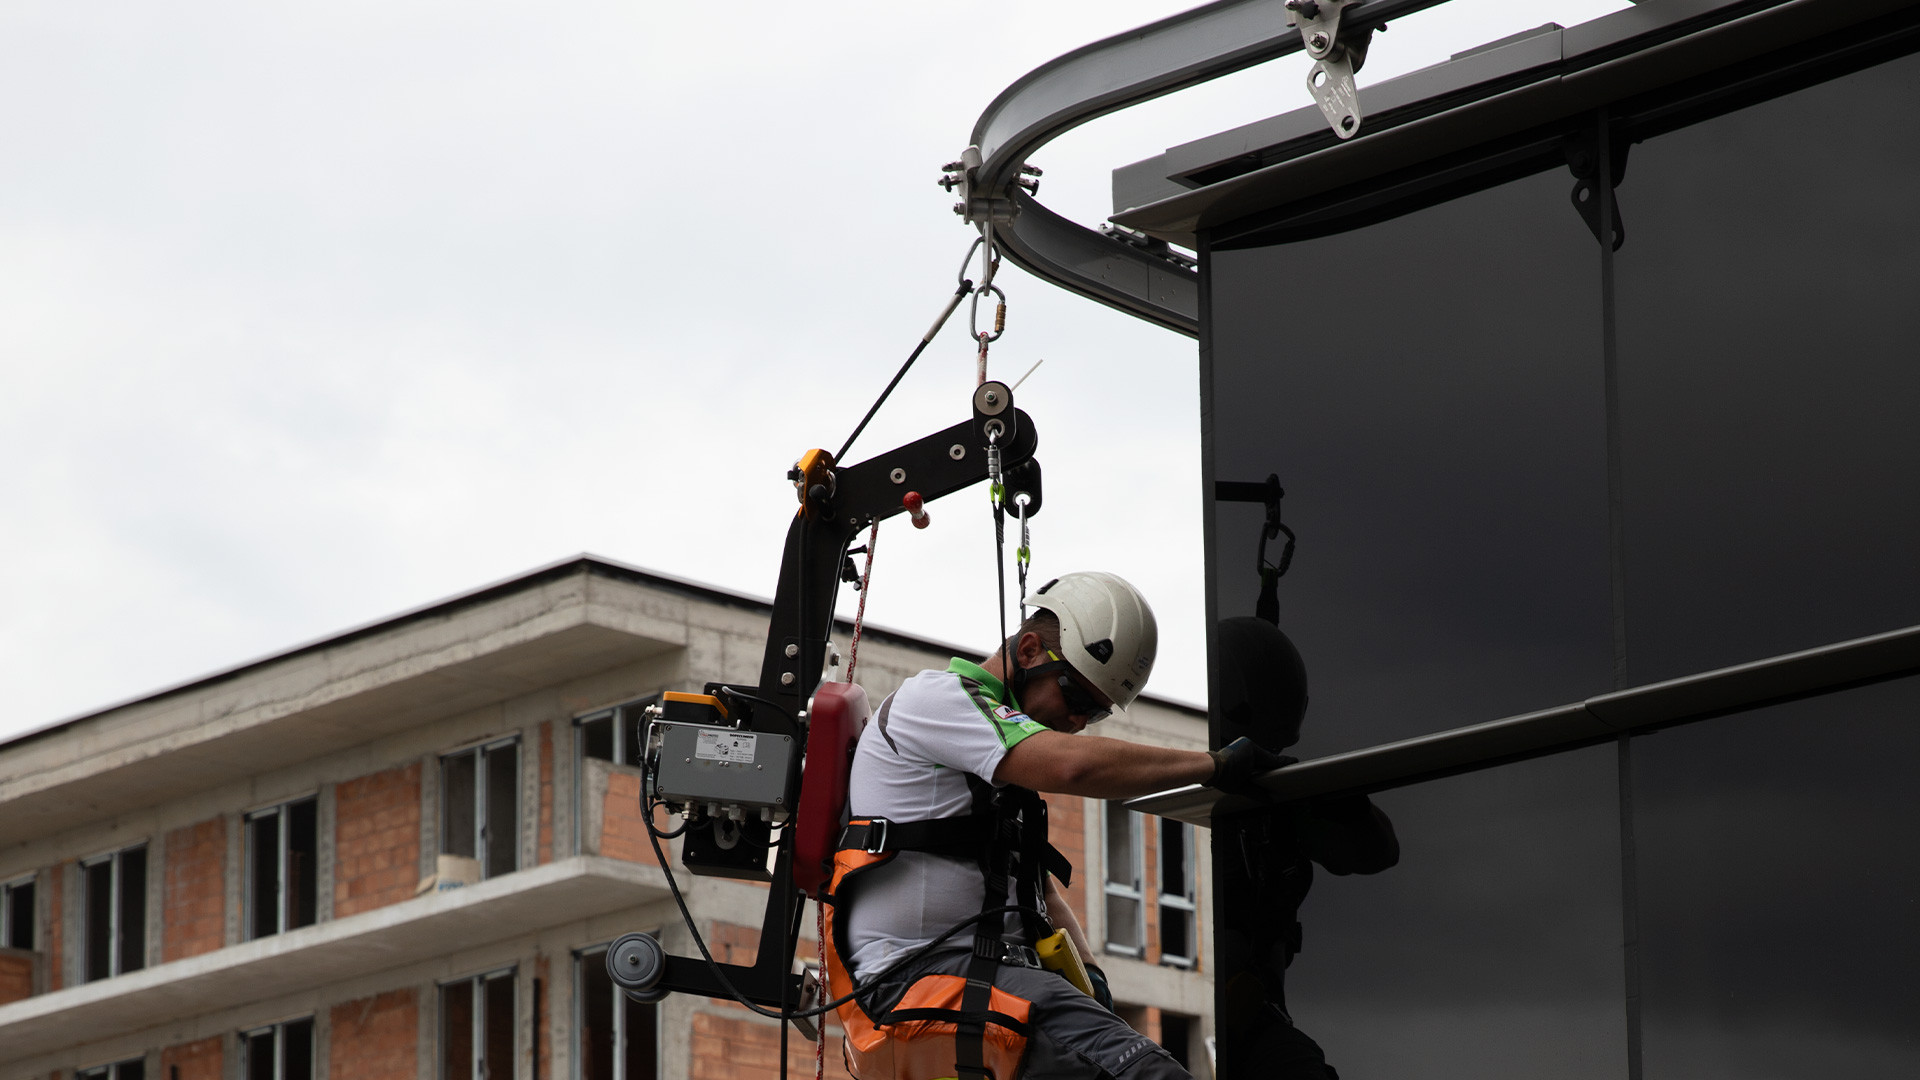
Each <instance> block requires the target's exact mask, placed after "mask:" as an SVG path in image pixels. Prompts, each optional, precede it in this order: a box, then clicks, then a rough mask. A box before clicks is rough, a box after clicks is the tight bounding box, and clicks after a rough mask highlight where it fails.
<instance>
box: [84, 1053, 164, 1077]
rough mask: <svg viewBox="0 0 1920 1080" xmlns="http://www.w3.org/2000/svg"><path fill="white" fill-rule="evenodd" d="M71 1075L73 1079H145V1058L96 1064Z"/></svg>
mask: <svg viewBox="0 0 1920 1080" xmlns="http://www.w3.org/2000/svg"><path fill="white" fill-rule="evenodd" d="M73 1075H74V1078H75V1080H147V1059H146V1058H130V1059H128V1060H126V1061H116V1062H114V1063H113V1064H111V1065H96V1066H94V1067H93V1068H91V1069H80V1070H78V1071H77V1072H75V1073H74V1074H73Z"/></svg>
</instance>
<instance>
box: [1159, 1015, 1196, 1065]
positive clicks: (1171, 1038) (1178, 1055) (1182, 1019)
mask: <svg viewBox="0 0 1920 1080" xmlns="http://www.w3.org/2000/svg"><path fill="white" fill-rule="evenodd" d="M1160 1045H1161V1046H1163V1047H1165V1048H1166V1051H1167V1053H1169V1054H1172V1055H1173V1060H1175V1061H1177V1062H1179V1063H1180V1067H1181V1068H1183V1069H1185V1070H1187V1071H1188V1072H1192V1071H1193V1064H1192V1062H1190V1061H1189V1060H1188V1058H1189V1056H1190V1055H1191V1054H1192V1052H1193V1050H1192V1048H1193V1017H1191V1016H1182V1015H1181V1014H1179V1013H1176V1012H1168V1011H1166V1010H1165V1009H1162V1010H1160Z"/></svg>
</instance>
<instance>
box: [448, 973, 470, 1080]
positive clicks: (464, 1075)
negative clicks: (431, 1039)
mask: <svg viewBox="0 0 1920 1080" xmlns="http://www.w3.org/2000/svg"><path fill="white" fill-rule="evenodd" d="M473 990H474V986H473V983H472V981H468V982H459V983H453V984H451V985H449V986H443V987H441V988H440V1060H441V1063H442V1066H443V1071H442V1072H441V1074H440V1076H441V1080H473V1078H474V1076H475V1073H474V1067H473V1064H474V1063H473V1004H474V1002H473Z"/></svg>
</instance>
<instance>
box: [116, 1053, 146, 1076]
mask: <svg viewBox="0 0 1920 1080" xmlns="http://www.w3.org/2000/svg"><path fill="white" fill-rule="evenodd" d="M113 1077H114V1080H147V1059H146V1058H134V1059H133V1060H131V1061H123V1062H121V1063H120V1064H118V1065H115V1066H114V1067H113Z"/></svg>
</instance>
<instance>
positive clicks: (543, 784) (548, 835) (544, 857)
mask: <svg viewBox="0 0 1920 1080" xmlns="http://www.w3.org/2000/svg"><path fill="white" fill-rule="evenodd" d="M535 861H536V862H537V863H539V864H540V865H545V864H547V863H550V862H552V861H553V721H551V720H549V721H547V722H546V723H544V724H541V725H540V840H539V849H538V854H537V855H536V856H535Z"/></svg>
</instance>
